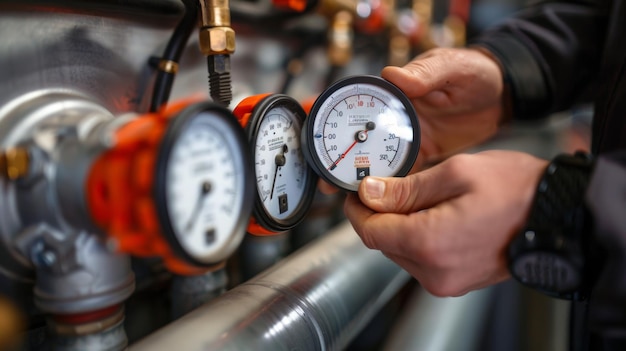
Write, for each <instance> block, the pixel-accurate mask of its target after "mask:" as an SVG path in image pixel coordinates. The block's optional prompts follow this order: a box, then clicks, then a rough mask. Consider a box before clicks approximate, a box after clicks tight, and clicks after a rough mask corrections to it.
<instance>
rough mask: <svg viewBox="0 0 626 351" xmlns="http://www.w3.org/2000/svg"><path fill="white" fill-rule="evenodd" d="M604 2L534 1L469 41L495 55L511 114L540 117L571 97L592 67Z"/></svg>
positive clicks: (601, 39)
mask: <svg viewBox="0 0 626 351" xmlns="http://www.w3.org/2000/svg"><path fill="white" fill-rule="evenodd" d="M607 7H608V6H607V5H606V4H605V2H604V1H588V2H578V3H569V2H568V3H545V4H542V5H536V6H534V7H530V8H528V9H527V10H525V11H523V12H520V13H519V14H518V15H517V16H515V17H514V18H512V19H510V20H508V21H506V22H504V23H503V24H501V25H499V26H497V27H495V28H493V29H491V30H488V31H486V32H485V33H484V34H482V35H481V36H480V37H479V38H476V39H475V40H474V41H473V42H472V43H471V44H472V45H474V46H479V47H483V48H486V49H487V50H489V51H490V52H491V53H492V54H493V55H494V56H495V57H496V58H497V59H498V60H499V61H500V64H501V67H502V70H503V76H504V79H505V84H506V85H507V88H508V91H509V93H510V98H511V103H512V114H513V116H514V117H515V118H522V119H532V118H540V117H543V116H545V115H547V114H549V113H551V112H555V111H559V110H563V109H565V108H567V107H569V106H571V105H572V104H573V103H575V102H577V99H579V98H580V97H581V95H582V94H583V92H584V90H585V89H586V88H587V87H588V86H589V84H590V82H592V81H593V79H594V78H595V77H596V76H597V73H598V67H599V65H600V60H601V56H602V52H603V43H604V35H605V26H606V24H607V20H606V13H607V11H608V10H607Z"/></svg>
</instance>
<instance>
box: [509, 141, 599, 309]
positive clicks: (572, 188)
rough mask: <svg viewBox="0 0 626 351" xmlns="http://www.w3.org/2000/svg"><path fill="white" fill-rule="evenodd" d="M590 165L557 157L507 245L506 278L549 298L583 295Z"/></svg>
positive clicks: (586, 279)
mask: <svg viewBox="0 0 626 351" xmlns="http://www.w3.org/2000/svg"><path fill="white" fill-rule="evenodd" d="M593 167H594V162H593V161H592V160H591V158H589V157H588V156H587V155H584V154H582V153H578V154H576V155H564V154H563V155H559V156H557V157H556V158H555V159H553V160H552V161H551V162H550V164H549V165H548V167H547V168H546V171H545V172H544V175H543V176H542V178H541V180H540V181H539V184H538V186H537V191H536V193H535V198H534V200H533V204H532V207H531V210H530V213H529V217H528V219H527V222H526V224H525V225H524V227H523V228H522V229H521V230H520V231H519V233H518V235H517V236H516V237H515V238H514V239H513V241H512V242H511V243H510V245H509V249H508V256H509V257H508V258H509V270H510V272H511V275H512V276H513V277H514V278H516V279H517V280H518V281H519V282H521V283H522V284H524V285H526V286H529V287H531V288H534V289H537V290H539V291H541V292H543V293H546V294H548V295H550V296H554V297H559V298H564V299H575V300H581V299H585V298H586V297H587V296H588V294H589V288H590V285H591V284H590V278H591V277H590V274H589V273H588V271H589V267H590V264H589V262H588V261H589V259H588V258H589V254H590V253H589V250H590V246H591V245H590V240H591V231H592V219H591V215H590V213H589V210H588V208H587V205H586V204H585V191H586V189H587V187H588V184H589V179H590V176H591V172H592V170H593Z"/></svg>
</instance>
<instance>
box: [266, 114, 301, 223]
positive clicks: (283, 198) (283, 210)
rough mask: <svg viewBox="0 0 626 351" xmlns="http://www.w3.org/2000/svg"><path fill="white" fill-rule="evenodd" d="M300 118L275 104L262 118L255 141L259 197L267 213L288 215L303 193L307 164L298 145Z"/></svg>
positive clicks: (295, 207) (284, 216) (281, 215)
mask: <svg viewBox="0 0 626 351" xmlns="http://www.w3.org/2000/svg"><path fill="white" fill-rule="evenodd" d="M301 130H302V125H301V122H300V120H299V119H298V118H294V117H293V112H292V111H289V110H287V109H285V108H284V107H274V108H272V109H271V110H270V111H269V112H268V113H267V114H266V115H265V118H264V119H263V120H262V121H261V123H260V125H259V129H258V132H257V139H256V142H255V150H256V153H255V155H254V159H255V173H256V181H257V189H258V192H259V198H260V199H261V202H262V203H263V206H264V207H265V209H266V211H267V212H268V213H269V215H271V216H273V217H275V218H277V219H283V220H284V219H285V218H288V217H289V216H291V215H292V214H293V212H294V210H295V209H297V206H298V204H299V203H300V202H301V201H302V197H303V196H304V195H305V190H306V182H307V176H308V172H307V167H308V166H307V165H306V161H305V160H304V157H303V156H302V150H301V146H300V132H301Z"/></svg>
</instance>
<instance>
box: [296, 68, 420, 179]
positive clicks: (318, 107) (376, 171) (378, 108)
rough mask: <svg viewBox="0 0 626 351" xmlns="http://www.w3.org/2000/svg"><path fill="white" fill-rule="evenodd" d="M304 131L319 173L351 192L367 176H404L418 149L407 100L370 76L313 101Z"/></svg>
mask: <svg viewBox="0 0 626 351" xmlns="http://www.w3.org/2000/svg"><path fill="white" fill-rule="evenodd" d="M305 133H306V135H305V137H304V138H303V139H306V147H307V154H308V156H310V158H311V161H312V162H311V163H312V164H313V165H314V167H315V168H316V170H317V171H318V174H320V176H322V177H323V178H324V179H325V180H326V181H329V182H330V183H331V184H334V185H336V186H338V187H340V188H343V189H346V190H351V191H356V190H357V189H358V185H359V183H360V181H361V180H362V179H363V178H365V177H366V176H370V175H371V176H379V177H390V176H398V175H405V174H406V173H407V172H408V171H409V169H410V168H411V166H412V165H413V162H414V161H415V158H416V157H417V151H418V149H419V124H418V121H417V116H416V114H415V111H414V110H413V107H412V105H411V104H410V102H409V100H408V99H407V98H406V97H405V96H404V95H403V94H402V93H401V92H400V90H398V89H397V88H396V87H395V86H393V85H391V83H388V82H386V81H384V80H382V79H380V78H376V77H371V76H357V77H351V78H348V79H345V80H343V81H340V82H338V83H336V84H335V85H333V86H331V87H329V88H328V89H327V90H326V91H325V92H324V93H323V94H322V95H321V96H320V98H319V99H318V100H317V101H316V102H315V104H314V106H313V108H312V111H311V114H310V117H309V120H308V123H307V130H306V132H305Z"/></svg>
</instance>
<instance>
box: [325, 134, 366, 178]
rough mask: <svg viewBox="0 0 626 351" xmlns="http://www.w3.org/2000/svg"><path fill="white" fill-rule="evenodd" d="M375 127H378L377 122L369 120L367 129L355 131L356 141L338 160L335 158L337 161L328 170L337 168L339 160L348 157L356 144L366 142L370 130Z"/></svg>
mask: <svg viewBox="0 0 626 351" xmlns="http://www.w3.org/2000/svg"><path fill="white" fill-rule="evenodd" d="M374 129H376V123H374V122H367V123H366V124H365V130H359V131H358V132H356V133H354V142H352V144H351V145H350V146H348V148H347V149H346V151H344V152H343V153H342V154H341V155H339V157H338V158H337V160H335V162H333V164H332V165H330V167H328V170H330V171H332V170H333V169H335V168H337V165H338V164H339V162H341V160H343V159H344V158H346V155H347V154H348V152H350V150H352V148H353V147H354V145H356V144H357V143H364V142H365V141H366V140H367V132H369V131H370V130H374Z"/></svg>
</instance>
